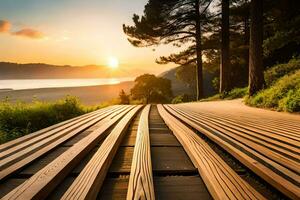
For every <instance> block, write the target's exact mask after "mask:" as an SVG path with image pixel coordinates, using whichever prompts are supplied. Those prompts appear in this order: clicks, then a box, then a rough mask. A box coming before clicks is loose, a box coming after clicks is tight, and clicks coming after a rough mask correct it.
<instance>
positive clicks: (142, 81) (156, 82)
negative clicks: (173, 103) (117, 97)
mask: <svg viewBox="0 0 300 200" xmlns="http://www.w3.org/2000/svg"><path fill="white" fill-rule="evenodd" d="M134 82H135V85H134V87H133V88H132V89H131V91H130V92H131V96H132V98H133V99H138V100H143V101H144V103H146V104H147V103H167V102H169V101H170V99H171V98H172V96H173V95H172V89H171V81H170V80H168V79H166V78H161V77H156V76H155V75H152V74H144V75H141V76H139V77H137V78H136V79H135V81H134Z"/></svg>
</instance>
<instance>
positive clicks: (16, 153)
mask: <svg viewBox="0 0 300 200" xmlns="http://www.w3.org/2000/svg"><path fill="white" fill-rule="evenodd" d="M113 110H114V109H112V110H107V109H106V110H105V111H102V112H97V113H95V114H93V115H89V116H87V117H83V118H80V119H79V120H75V121H72V122H71V123H68V124H66V125H64V126H61V127H58V128H56V129H53V130H51V131H49V132H45V133H44V134H41V135H39V136H36V137H34V138H31V139H30V140H27V141H24V142H22V143H21V144H17V145H16V146H13V147H11V148H9V149H6V150H5V151H3V152H1V153H0V159H2V162H1V164H0V169H2V167H3V166H2V164H4V163H5V162H6V160H13V159H17V158H19V157H21V156H22V155H23V154H22V153H23V152H26V150H28V149H30V150H34V146H36V147H39V143H43V142H44V141H45V139H46V138H47V139H49V138H50V137H58V136H60V135H63V134H65V133H67V132H68V131H71V130H73V129H75V128H77V127H79V126H81V125H82V124H85V123H87V122H88V121H91V120H93V119H97V118H99V117H100V116H102V115H104V114H106V113H108V112H109V111H113ZM7 157H9V158H7ZM5 158H7V159H5Z"/></svg>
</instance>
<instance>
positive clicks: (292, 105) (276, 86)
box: [201, 58, 300, 112]
mask: <svg viewBox="0 0 300 200" xmlns="http://www.w3.org/2000/svg"><path fill="white" fill-rule="evenodd" d="M264 76H265V80H266V88H265V89H263V90H261V91H260V92H258V93H257V94H255V95H253V96H252V97H249V96H248V88H247V87H244V88H235V89H233V90H231V91H229V92H228V93H222V94H216V95H214V96H211V97H209V98H206V99H203V100H201V101H215V100H221V99H226V100H229V99H236V98H243V97H245V102H246V104H248V105H250V106H255V107H261V108H270V109H275V110H277V111H286V112H300V59H296V58H293V59H291V60H290V61H289V62H288V63H286V64H278V65H275V66H274V67H271V68H269V69H268V70H266V71H265V73H264Z"/></svg>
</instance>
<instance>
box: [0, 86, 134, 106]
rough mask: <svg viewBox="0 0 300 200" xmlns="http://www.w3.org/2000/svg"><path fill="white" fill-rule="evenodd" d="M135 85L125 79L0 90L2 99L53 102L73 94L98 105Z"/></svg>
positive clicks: (87, 103)
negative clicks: (89, 83)
mask: <svg viewBox="0 0 300 200" xmlns="http://www.w3.org/2000/svg"><path fill="white" fill-rule="evenodd" d="M133 85H134V82H133V81H125V82H121V83H118V84H113V85H98V86H79V87H59V88H39V89H23V90H8V91H7V90H6V91H5V90H4V91H1V92H0V100H5V99H6V98H9V100H10V101H11V102H18V101H22V102H27V103H29V102H32V100H34V99H37V100H40V101H46V102H51V101H56V100H58V99H61V98H64V97H65V96H67V95H71V96H76V97H78V98H79V99H80V101H81V102H82V103H83V104H85V105H97V104H99V103H101V102H104V101H109V100H111V99H113V98H117V97H118V94H119V92H120V91H121V90H122V89H123V90H124V91H125V92H127V93H128V92H130V89H131V88H132V87H133Z"/></svg>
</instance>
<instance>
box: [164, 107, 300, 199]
mask: <svg viewBox="0 0 300 200" xmlns="http://www.w3.org/2000/svg"><path fill="white" fill-rule="evenodd" d="M192 105H193V104H192ZM194 105H195V106H194V107H192V106H191V105H190V104H188V105H180V106H166V107H165V108H166V109H167V110H168V111H169V112H170V113H172V114H173V115H174V116H176V117H178V118H180V119H181V120H183V121H184V122H185V123H187V124H188V125H190V126H192V127H193V128H195V129H196V130H198V131H200V132H201V133H202V134H204V135H206V136H207V137H208V138H210V139H211V140H212V141H214V142H216V143H217V144H218V145H220V146H221V147H222V148H223V149H225V150H226V151H227V152H229V153H230V154H231V155H233V156H234V157H235V158H237V159H238V160H239V161H240V162H242V163H243V164H244V165H246V166H247V167H248V168H249V169H251V170H252V171H253V172H255V173H256V174H257V175H258V176H260V177H261V178H263V179H264V180H265V181H267V182H268V183H269V184H271V185H273V186H274V187H275V188H277V189H278V190H280V191H281V192H282V193H283V194H285V195H287V196H288V197H290V198H292V199H299V198H300V192H299V191H300V190H299V181H300V178H299V173H298V172H297V171H298V170H299V167H297V166H299V161H297V160H294V161H293V162H289V159H290V158H288V157H286V158H284V157H285V155H284V154H281V155H280V156H278V155H279V152H275V151H271V150H269V149H268V148H269V147H268V146H262V145H261V144H260V143H257V142H256V143H254V142H252V141H251V139H249V137H248V138H247V137H245V135H244V137H241V136H240V135H239V134H238V133H237V132H236V131H233V130H232V128H231V129H230V128H228V127H226V126H225V124H222V125H217V124H216V123H212V121H210V120H204V118H200V117H199V115H196V114H195V113H194V112H206V113H209V114H211V113H219V116H223V115H224V114H223V112H227V114H226V115H230V114H231V115H232V116H234V117H233V118H235V117H237V116H239V117H241V116H244V115H246V114H253V116H250V119H251V118H259V116H258V115H259V113H260V112H261V117H262V118H263V117H267V116H268V118H274V120H277V119H276V118H277V115H274V113H272V112H267V113H265V111H259V109H257V110H252V109H250V111H248V108H245V110H244V111H243V108H239V107H237V108H236V107H235V106H230V105H229V106H228V107H220V108H219V110H212V109H213V108H214V107H212V108H210V107H205V106H203V107H202V106H201V109H200V107H198V106H197V104H194ZM179 108H180V109H179ZM214 109H216V108H214ZM209 111H211V112H209ZM229 111H230V112H229ZM228 112H229V113H230V114H229V113H228ZM273 115H274V116H273ZM283 116H285V115H283ZM228 118H230V117H228ZM289 118H290V120H292V121H297V117H295V116H290V115H288V116H287V119H289ZM248 120H249V119H248ZM240 121H243V120H240ZM250 121H251V120H250ZM262 121H266V120H265V119H262ZM257 124H260V123H258V122H257ZM288 126H290V125H288ZM256 132H258V133H259V130H258V129H257V130H256ZM294 134H296V133H294ZM270 137H272V135H270ZM256 139H258V137H256ZM284 161H286V163H283V162H284ZM289 163H291V166H289V167H287V165H288V164H289ZM291 169H293V170H291ZM297 169H298V170H297Z"/></svg>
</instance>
